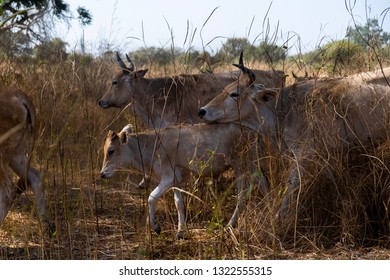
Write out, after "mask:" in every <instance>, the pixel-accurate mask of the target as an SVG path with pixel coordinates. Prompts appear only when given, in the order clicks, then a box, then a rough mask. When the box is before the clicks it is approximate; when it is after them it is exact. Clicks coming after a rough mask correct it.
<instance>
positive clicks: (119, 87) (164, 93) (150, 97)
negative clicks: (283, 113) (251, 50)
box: [98, 53, 284, 128]
mask: <svg viewBox="0 0 390 280" xmlns="http://www.w3.org/2000/svg"><path fill="white" fill-rule="evenodd" d="M126 57H127V58H128V56H127V55H126ZM116 59H117V62H118V64H119V66H120V67H121V71H120V72H119V73H117V74H116V75H115V77H114V78H113V80H112V85H111V88H110V90H109V91H108V92H107V93H106V94H105V95H104V96H103V97H102V98H101V99H100V100H99V102H98V103H99V106H100V107H102V108H109V107H118V108H123V107H125V106H127V105H129V104H130V105H131V106H132V107H131V108H132V110H133V111H134V113H135V115H136V116H137V117H138V118H140V119H141V121H142V122H143V123H144V124H145V125H146V127H149V128H162V127H166V126H168V125H171V124H181V123H189V124H193V123H198V122H200V121H201V120H200V119H199V117H198V116H197V111H198V110H199V107H200V106H201V104H206V103H207V102H209V101H210V100H211V99H212V98H214V96H216V95H217V94H218V93H219V92H221V91H222V90H223V88H224V87H225V86H226V85H228V84H230V83H231V82H233V81H235V80H236V79H237V77H238V75H239V72H232V73H221V74H215V75H214V74H210V73H207V74H195V75H177V76H172V77H162V78H154V79H147V78H145V74H146V73H147V71H148V70H147V69H145V70H138V71H135V70H134V64H133V63H132V62H131V60H130V59H129V58H128V61H129V63H130V66H129V67H127V66H126V65H125V63H124V62H123V61H122V59H121V58H120V57H119V54H118V53H116ZM256 75H257V77H258V80H257V81H258V82H259V83H262V84H265V85H267V86H269V87H281V86H282V84H283V81H284V74H283V72H282V71H261V70H257V71H256Z"/></svg>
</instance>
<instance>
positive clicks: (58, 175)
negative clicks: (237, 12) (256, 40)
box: [0, 0, 390, 259]
mask: <svg viewBox="0 0 390 280" xmlns="http://www.w3.org/2000/svg"><path fill="white" fill-rule="evenodd" d="M32 8H33V10H35V8H37V9H36V10H38V11H39V12H37V14H34V13H32V14H31V13H26V11H27V10H29V9H32ZM78 12H79V16H78V17H79V19H80V22H81V24H89V22H90V20H92V15H90V14H89V12H88V10H86V9H85V8H80V9H79V10H78ZM31 15H33V16H31ZM67 16H72V15H69V14H67V4H66V3H65V2H64V1H54V0H52V1H49V0H42V1H22V0H19V1H1V2H0V19H1V25H0V39H1V40H0V83H2V84H7V85H14V86H16V87H18V88H20V89H21V90H23V91H25V92H26V93H27V94H28V95H29V96H30V97H31V98H32V100H33V102H34V104H35V106H36V109H37V114H38V119H39V123H40V127H39V133H38V135H39V137H38V139H37V142H36V149H35V154H34V161H33V162H34V164H35V165H36V166H37V167H38V168H39V169H40V170H41V171H42V172H43V173H44V185H45V193H46V199H47V204H48V212H49V214H50V217H51V218H52V220H53V222H54V223H55V225H56V229H57V231H56V232H55V233H54V235H53V236H51V237H49V236H48V235H47V233H46V232H44V231H42V230H41V226H40V224H39V222H38V220H37V218H36V213H35V210H34V207H33V203H32V193H31V192H30V191H29V190H27V191H26V192H24V193H23V194H21V195H20V196H19V197H18V198H17V200H16V201H15V203H14V205H13V207H12V209H11V211H10V212H9V214H8V216H7V218H6V220H5V222H4V224H2V225H1V228H0V259H359V258H363V259H389V258H390V248H389V245H390V243H389V241H390V239H389V236H390V232H389V230H390V219H389V217H390V216H389V212H388V211H389V210H388V207H389V206H390V172H389V167H390V139H389V141H388V142H387V143H384V144H383V145H382V146H380V147H378V148H377V149H376V150H374V151H366V152H367V153H366V154H365V155H366V156H358V155H356V156H354V155H351V156H349V157H348V158H346V157H345V156H344V155H343V154H337V153H330V154H328V155H327V157H320V155H319V157H318V159H317V161H315V162H313V165H312V166H311V167H310V170H306V173H307V174H310V176H308V177H306V178H303V179H302V190H303V191H302V193H301V194H300V203H299V206H298V208H297V215H296V216H294V217H291V218H290V219H289V220H288V221H287V222H286V223H284V224H280V223H279V220H278V218H277V214H278V209H279V206H280V203H281V199H282V195H283V193H284V191H285V186H286V182H287V181H288V177H289V169H288V164H287V161H286V160H283V159H282V158H281V156H280V155H275V156H274V157H269V158H266V159H263V160H264V161H265V162H266V164H267V166H268V167H269V168H268V169H269V171H268V174H267V176H268V179H269V182H270V186H271V192H270V194H269V195H268V196H267V197H262V196H261V194H260V193H259V192H258V191H257V189H256V188H252V193H251V196H250V198H249V202H248V206H247V210H246V212H245V214H243V215H241V218H240V223H239V227H238V228H237V229H234V230H231V229H227V228H225V227H224V226H225V224H226V223H227V221H228V219H229V215H230V214H231V213H232V212H233V209H234V207H235V202H236V199H235V198H236V197H235V195H236V194H235V185H234V182H233V178H234V175H233V174H232V173H231V172H227V173H226V174H224V176H222V177H221V178H218V179H217V180H211V179H209V180H204V181H201V182H199V181H198V180H196V179H197V176H196V175H194V178H193V180H191V181H190V182H188V184H187V185H186V192H187V193H185V194H184V196H185V199H186V211H187V213H186V214H187V226H188V230H189V232H188V234H187V239H185V240H175V239H174V236H175V232H176V229H175V227H176V221H177V217H176V210H175V205H174V202H173V199H172V196H173V194H172V192H171V191H170V192H168V193H167V194H166V195H165V196H164V199H162V200H161V201H160V202H159V204H158V212H157V219H158V221H159V223H160V225H161V226H162V228H163V231H162V233H161V234H160V235H156V234H155V233H152V232H151V231H150V229H149V226H148V221H147V213H148V208H147V197H148V195H149V193H150V191H151V188H152V187H154V186H155V184H154V183H151V184H150V185H148V186H146V187H145V188H139V187H137V184H138V183H139V182H140V180H141V178H142V174H137V173H134V172H131V171H128V172H121V173H120V174H117V175H116V176H115V178H112V179H111V180H102V179H100V178H99V170H100V168H101V163H102V160H103V154H102V153H103V150H102V145H103V140H104V138H105V135H106V133H107V131H108V130H109V129H111V130H114V131H119V130H121V129H122V127H123V126H124V125H125V124H127V123H133V124H137V127H138V129H140V130H141V129H142V124H140V123H139V122H138V120H137V119H136V118H135V117H134V116H133V115H132V113H131V110H129V109H126V110H124V111H120V110H118V109H107V110H103V109H101V108H100V107H99V106H98V105H97V100H98V99H99V98H100V97H101V96H102V95H103V94H104V93H105V92H106V91H107V90H108V89H109V86H110V82H111V78H112V75H113V73H114V72H115V71H117V70H118V66H117V65H116V64H115V63H114V62H113V61H112V55H113V51H114V50H112V49H107V50H104V51H102V52H101V53H99V54H98V55H96V54H89V53H88V52H87V51H86V50H85V49H84V48H83V47H82V48H81V49H80V50H78V51H75V52H70V51H69V50H68V49H67V42H64V41H63V40H62V39H60V38H52V37H51V36H50V32H49V31H50V28H49V29H45V27H48V24H49V23H50V22H53V20H54V21H55V20H64V17H65V19H66V17H67ZM346 35H347V36H346V37H345V39H344V40H340V41H334V42H328V43H325V44H323V45H321V46H320V47H318V49H316V50H314V51H312V52H309V53H300V54H297V55H289V48H288V47H287V44H286V45H284V44H277V43H276V39H267V40H265V41H263V42H261V43H260V44H257V45H256V44H252V43H250V42H249V41H248V40H247V39H246V38H229V39H227V40H226V42H225V43H224V45H223V47H222V48H221V50H219V51H217V52H216V53H214V54H213V55H212V54H210V53H208V52H207V51H205V50H195V49H189V50H182V49H177V48H174V47H171V48H166V49H162V48H156V47H145V48H141V49H136V50H131V53H130V55H131V58H132V59H133V61H134V63H135V65H136V66H137V67H138V68H149V69H150V70H149V72H148V75H149V77H158V76H163V75H174V74H182V73H199V72H219V71H227V70H232V69H233V68H232V66H231V63H232V62H236V60H237V59H238V56H239V53H240V52H241V50H244V52H245V61H247V62H248V63H247V65H248V66H249V67H251V68H261V69H271V68H273V69H278V70H284V71H285V73H286V74H290V73H291V72H292V71H294V72H295V73H299V74H302V75H303V73H304V72H305V71H307V72H309V73H310V75H313V76H345V75H350V74H353V73H357V72H361V71H366V70H372V69H376V68H378V67H384V66H388V65H390V47H389V40H390V34H388V33H387V32H385V31H384V30H382V28H381V27H380V24H379V22H378V21H377V20H375V19H370V20H369V21H368V22H367V23H366V24H363V25H358V24H357V25H356V26H353V27H351V28H349V29H348V30H347V32H346ZM268 38H269V37H268ZM81 46H83V44H81ZM290 76H291V75H290ZM290 76H289V77H288V83H291V82H292V80H290ZM324 166H331V167H332V170H333V171H334V173H333V177H332V178H331V179H329V178H328V176H326V174H324V172H322V171H323V169H324ZM306 173H305V174H306ZM15 180H16V178H15Z"/></svg>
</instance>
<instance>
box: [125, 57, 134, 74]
mask: <svg viewBox="0 0 390 280" xmlns="http://www.w3.org/2000/svg"><path fill="white" fill-rule="evenodd" d="M126 59H127V61H128V62H129V64H130V66H129V68H128V69H129V70H130V71H131V72H133V71H134V63H133V62H132V61H131V59H130V57H129V56H128V55H127V54H126Z"/></svg>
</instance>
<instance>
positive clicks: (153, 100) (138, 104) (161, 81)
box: [133, 78, 176, 128]
mask: <svg viewBox="0 0 390 280" xmlns="http://www.w3.org/2000/svg"><path fill="white" fill-rule="evenodd" d="M167 84H168V85H169V84H172V86H171V87H169V90H170V91H169V92H166V91H167V90H168V89H167ZM134 86H135V87H136V88H135V89H134V92H135V94H134V95H133V96H134V97H133V98H134V100H133V106H134V111H135V112H134V113H135V115H136V116H138V117H140V118H141V120H142V122H143V123H145V124H146V125H147V126H148V127H149V128H162V127H166V126H167V125H169V124H171V123H173V122H175V121H176V120H171V119H172V113H174V112H175V111H176V110H175V108H171V107H172V104H171V103H170V102H169V101H167V102H166V99H165V97H166V96H167V94H172V92H173V91H175V90H176V89H175V88H174V83H172V78H157V79H141V80H140V81H139V83H135V85H134Z"/></svg>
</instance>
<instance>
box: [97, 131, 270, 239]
mask: <svg viewBox="0 0 390 280" xmlns="http://www.w3.org/2000/svg"><path fill="white" fill-rule="evenodd" d="M256 147H257V141H256V135H255V134H254V133H251V131H250V130H248V129H246V128H243V127H241V126H239V125H237V124H221V125H208V124H196V125H192V126H188V125H186V126H184V125H183V126H182V125H177V126H170V127H167V128H164V129H161V130H160V131H159V132H158V133H156V131H155V130H153V131H147V132H142V133H132V128H131V126H126V127H125V128H124V129H123V130H122V131H121V132H120V133H115V132H112V131H110V132H109V133H108V134H107V136H106V139H105V143H104V161H103V167H102V169H101V172H100V175H101V177H102V178H111V177H112V176H113V174H114V173H115V172H116V171H117V170H120V169H122V168H133V169H136V170H139V171H141V172H142V173H143V174H145V173H146V174H148V175H151V177H152V178H153V179H154V180H156V181H158V182H159V184H158V186H157V187H156V188H155V189H154V190H153V191H152V192H151V194H150V195H149V199H148V204H149V222H150V226H151V229H152V230H154V231H155V232H156V233H160V227H159V225H158V224H157V223H156V222H155V208H156V203H157V201H158V199H159V198H160V197H161V196H162V195H163V194H164V193H165V192H166V191H167V190H169V189H170V188H172V187H173V186H175V185H180V184H181V183H185V182H186V181H188V179H190V178H191V177H190V176H192V175H193V176H195V177H196V178H200V177H215V176H218V175H219V174H221V173H222V172H224V171H226V170H227V169H228V168H229V167H232V168H233V170H234V171H235V176H236V181H237V189H238V201H237V205H236V209H235V211H234V214H233V216H232V218H231V219H230V221H229V224H228V225H231V226H232V227H235V226H236V225H237V219H238V215H239V213H240V212H241V211H242V209H243V207H244V205H245V195H246V193H247V190H248V187H249V180H250V179H249V177H255V178H254V179H256V180H258V183H259V184H260V187H261V188H262V189H261V190H262V191H263V192H266V189H267V185H266V181H265V178H264V176H262V175H261V176H257V177H256V176H250V175H254V174H256V172H255V171H256V168H257V167H256V163H255V162H254V161H253V157H254V156H255V155H256ZM257 174H258V173H257ZM251 179H253V178H251ZM174 197H175V204H176V208H177V211H178V220H179V221H178V232H177V238H183V236H184V229H185V217H184V203H183V199H182V197H181V192H180V191H179V190H178V189H176V188H175V189H174Z"/></svg>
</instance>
